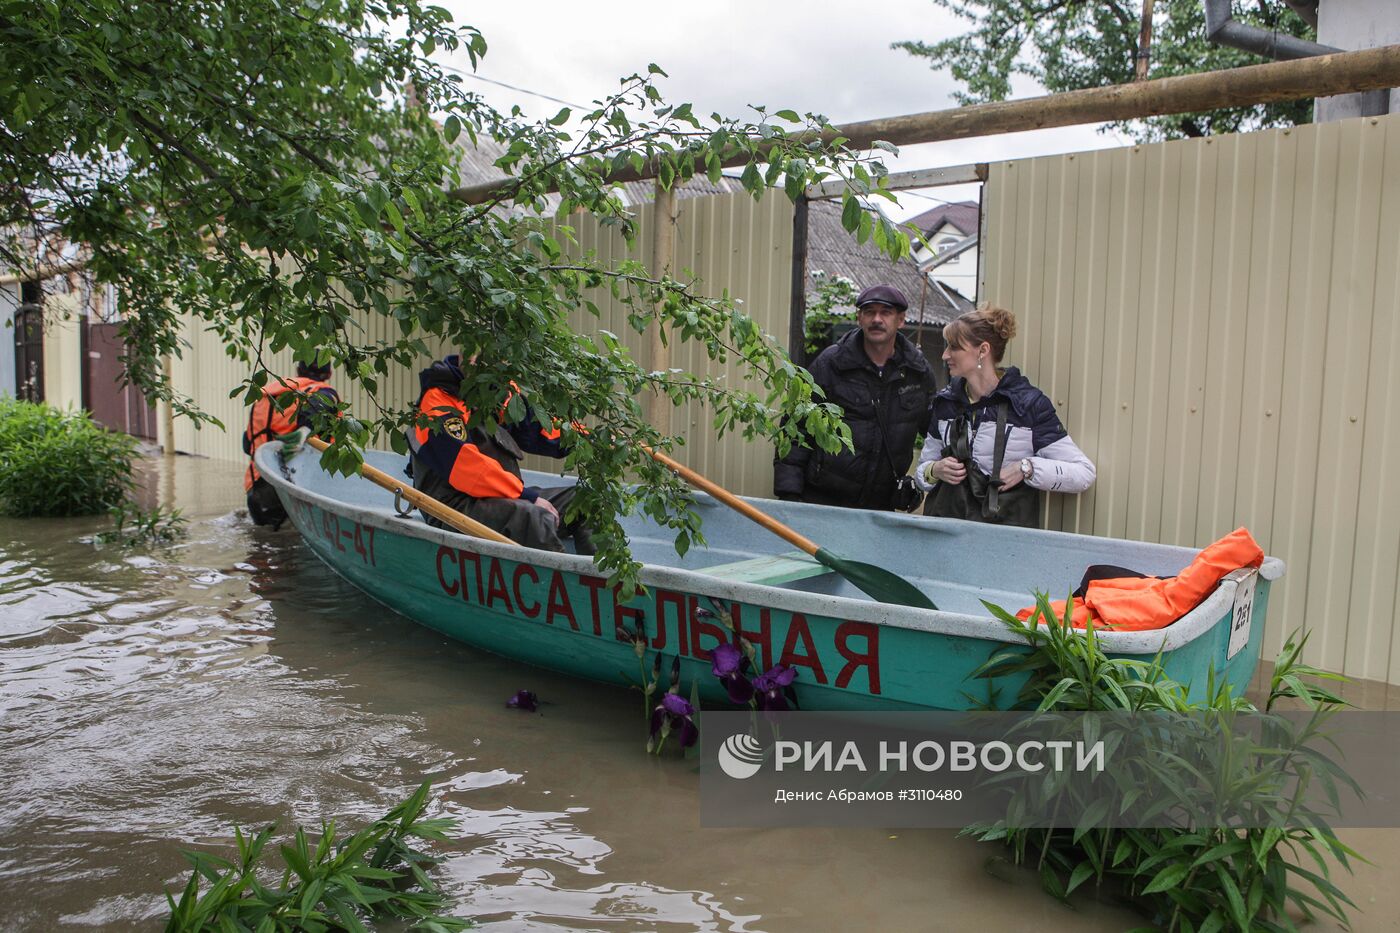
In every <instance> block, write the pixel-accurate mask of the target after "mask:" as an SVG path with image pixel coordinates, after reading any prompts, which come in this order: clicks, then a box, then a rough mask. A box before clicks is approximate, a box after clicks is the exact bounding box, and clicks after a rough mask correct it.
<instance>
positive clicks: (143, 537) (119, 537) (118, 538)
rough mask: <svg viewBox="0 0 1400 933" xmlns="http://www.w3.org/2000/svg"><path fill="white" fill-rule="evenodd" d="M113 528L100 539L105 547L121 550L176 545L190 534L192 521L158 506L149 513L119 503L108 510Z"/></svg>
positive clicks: (180, 513) (101, 535) (128, 501)
mask: <svg viewBox="0 0 1400 933" xmlns="http://www.w3.org/2000/svg"><path fill="white" fill-rule="evenodd" d="M107 514H109V515H111V516H112V523H113V528H112V529H111V530H110V531H104V532H101V533H100V534H98V535H97V540H98V542H100V543H102V544H116V545H120V546H121V547H137V546H139V545H162V544H172V543H174V542H175V541H178V540H179V539H181V538H183V537H184V536H185V534H186V533H187V529H186V527H185V526H186V525H187V524H188V520H187V519H186V518H185V516H184V515H183V514H182V512H181V510H180V509H165V508H162V507H160V506H157V507H156V508H153V509H145V508H142V507H141V506H139V505H137V504H136V503H134V502H131V501H130V500H127V501H124V502H118V503H117V504H116V505H114V506H112V507H111V508H110V509H108V510H107Z"/></svg>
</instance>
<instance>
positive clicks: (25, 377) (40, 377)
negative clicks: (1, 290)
mask: <svg viewBox="0 0 1400 933" xmlns="http://www.w3.org/2000/svg"><path fill="white" fill-rule="evenodd" d="M15 398H18V399H23V400H25V401H28V402H42V401H43V400H44V307H43V305H40V304H34V303H27V304H22V305H20V306H19V309H18V310H16V311H15Z"/></svg>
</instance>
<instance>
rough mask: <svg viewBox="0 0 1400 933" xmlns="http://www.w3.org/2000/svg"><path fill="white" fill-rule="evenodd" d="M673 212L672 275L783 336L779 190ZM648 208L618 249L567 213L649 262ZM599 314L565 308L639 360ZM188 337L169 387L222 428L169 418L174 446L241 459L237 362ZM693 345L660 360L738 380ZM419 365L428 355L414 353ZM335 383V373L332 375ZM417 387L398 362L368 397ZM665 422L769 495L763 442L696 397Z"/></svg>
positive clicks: (584, 239) (609, 318) (622, 328)
mask: <svg viewBox="0 0 1400 933" xmlns="http://www.w3.org/2000/svg"><path fill="white" fill-rule="evenodd" d="M677 204H678V209H679V218H678V221H677V229H676V238H675V260H674V265H673V268H674V269H675V270H676V275H677V277H679V278H686V277H687V276H688V272H687V270H689V272H693V273H694V275H695V276H696V278H697V279H698V280H699V281H700V286H699V288H700V291H702V292H703V293H705V294H708V295H716V296H717V295H719V294H720V293H721V292H723V291H725V290H728V292H729V293H730V294H731V295H733V296H735V297H738V298H741V299H742V300H743V302H744V308H745V309H746V310H747V311H748V313H749V315H750V316H752V317H753V318H754V319H755V320H756V321H757V322H758V324H759V326H760V327H762V328H763V330H765V331H766V332H768V333H770V334H772V335H774V336H775V337H776V339H777V340H778V341H779V343H780V344H781V345H783V346H786V345H787V339H788V329H789V328H788V315H789V306H790V300H791V299H790V296H791V276H792V221H793V206H792V204H791V202H789V201H788V200H787V199H786V198H784V197H782V196H781V195H780V194H773V195H770V196H769V197H766V198H764V199H763V200H762V201H760V202H757V203H756V202H754V200H753V198H752V197H750V196H748V195H746V194H735V195H718V196H714V197H705V198H685V199H681V200H679V201H678V202H677ZM653 217H654V211H653V209H652V207H651V206H650V205H647V206H645V207H643V208H642V209H641V210H640V212H639V221H640V223H639V231H638V235H637V238H636V241H635V247H634V249H632V250H630V251H629V250H628V247H627V244H626V241H625V240H624V239H623V238H622V237H621V236H620V235H619V234H618V233H617V232H616V231H615V230H614V229H612V228H604V227H602V226H601V225H599V224H598V223H596V222H595V221H593V220H592V219H591V218H586V217H581V216H576V217H573V218H570V219H569V220H568V223H569V224H570V225H571V226H573V227H574V228H575V231H576V235H577V238H578V241H579V245H578V251H579V252H580V253H583V252H593V253H595V254H596V255H597V256H598V257H599V258H601V259H602V260H604V261H605V262H608V263H614V262H617V261H620V260H623V259H640V260H641V261H643V262H644V263H646V264H647V265H648V266H650V264H651V255H650V252H651V224H652V223H653ZM594 300H595V302H596V303H597V305H598V307H599V310H600V316H599V317H598V318H594V317H592V316H591V315H589V314H588V313H587V312H585V311H583V310H578V311H576V312H574V314H573V315H571V323H572V325H573V326H574V327H575V328H576V329H577V330H578V332H579V333H596V332H597V331H598V330H599V329H607V330H610V331H612V332H613V333H615V334H617V335H618V336H619V337H620V338H622V339H623V341H624V342H625V343H627V344H628V346H629V347H630V349H631V350H632V353H633V355H634V358H635V359H637V360H639V361H642V362H643V363H644V364H645V363H646V362H648V360H647V354H648V352H649V350H648V347H649V343H648V341H647V339H646V338H645V337H644V336H642V335H638V334H636V333H635V332H634V331H633V330H632V329H631V328H630V327H629V326H628V324H627V319H626V314H625V309H624V308H623V307H622V306H621V305H619V304H618V303H617V302H615V301H614V300H613V299H612V297H611V295H610V294H609V293H608V292H607V290H606V289H602V290H599V292H598V294H596V295H595V296H594ZM360 323H361V324H362V325H363V326H365V327H366V328H367V334H366V338H365V339H366V340H373V339H376V338H380V337H387V336H389V333H388V330H387V328H388V327H389V325H390V324H393V325H394V328H395V330H394V333H395V334H397V322H393V321H386V320H385V319H384V318H382V317H379V316H377V315H371V314H368V313H365V314H362V315H360ZM186 337H187V338H188V340H189V342H190V346H189V347H188V348H187V349H186V350H185V352H184V355H183V357H182V358H181V359H178V360H176V361H175V362H174V380H175V385H176V388H177V389H178V390H179V391H181V392H183V393H185V394H187V395H189V396H191V397H192V398H194V399H196V400H197V401H198V403H199V405H200V407H201V408H203V409H204V410H205V411H207V412H209V413H210V414H213V415H214V416H215V417H217V418H219V419H220V420H221V421H222V422H223V424H224V425H225V426H226V427H227V429H228V430H227V431H219V430H217V429H212V430H211V429H209V428H205V429H203V430H200V431H196V430H195V429H194V427H193V425H192V424H190V423H189V422H188V421H186V420H184V419H180V420H178V421H177V422H176V428H175V448H176V449H177V450H180V451H183V452H187V453H197V454H202V455H204V456H209V457H219V458H223V459H233V460H237V459H242V457H243V452H242V449H241V445H240V435H241V431H242V428H243V425H244V424H245V422H246V418H247V414H246V409H245V408H244V407H243V403H242V397H241V396H240V397H238V398H233V399H230V398H228V393H229V392H230V391H231V390H232V389H233V388H234V387H235V386H237V385H238V383H239V381H240V380H242V379H243V378H245V376H246V375H247V367H246V366H245V365H244V364H243V363H241V362H239V361H238V360H237V359H235V358H233V357H230V356H229V355H228V353H227V351H226V349H225V347H224V345H223V343H222V341H220V340H219V339H218V338H217V337H216V336H215V335H214V334H212V333H210V332H207V331H202V330H197V329H194V328H191V329H190V330H189V331H187V333H186ZM703 355H704V353H703V349H700V348H690V347H684V346H680V345H677V344H673V345H672V350H671V360H670V365H671V366H674V367H680V368H684V369H689V370H691V371H693V372H697V373H701V374H704V375H709V376H713V377H720V376H723V377H724V378H726V379H728V380H730V381H732V382H733V383H734V384H736V385H737V384H741V382H742V380H743V378H744V377H743V374H742V372H741V370H740V368H739V367H738V366H737V365H735V364H734V363H732V362H731V363H729V364H727V365H724V366H717V365H712V364H710V363H709V362H708V361H707V360H705V359H703ZM269 361H270V362H269V368H271V369H272V370H274V371H279V370H280V371H283V372H291V371H292V369H293V361H292V358H291V355H290V353H289V352H286V351H284V352H282V353H279V354H274V355H271V356H270V357H269ZM423 362H424V365H426V364H427V363H428V362H429V361H428V360H426V359H425V360H424V361H423ZM335 382H336V384H337V385H340V386H343V385H344V384H345V380H335ZM417 395H418V381H417V372H416V371H409V370H404V371H402V372H399V373H395V374H394V375H393V377H392V378H391V379H389V380H387V382H386V383H385V384H383V385H381V388H380V392H379V393H378V400H379V403H380V404H381V405H384V406H386V407H391V408H399V407H403V406H407V405H411V404H412V403H413V401H414V399H415V398H417ZM349 397H350V400H351V403H352V405H353V406H354V410H356V411H365V410H368V409H369V406H370V405H371V404H372V403H371V400H370V398H369V396H368V394H367V393H365V392H364V391H363V390H360V389H358V388H357V389H354V390H351V391H350V394H349ZM672 429H673V430H674V431H675V432H677V433H683V434H684V435H685V436H686V438H687V446H686V447H685V448H684V449H683V450H682V451H681V453H680V454H678V458H679V459H681V460H683V461H684V462H685V463H686V464H687V465H689V466H692V467H694V468H695V469H697V470H699V471H700V472H702V473H705V474H706V475H707V476H709V477H710V478H711V479H713V480H715V481H716V482H719V483H721V484H724V485H726V486H728V488H730V489H732V490H734V491H735V492H738V493H741V494H746V495H769V494H771V492H772V488H773V476H772V447H771V445H767V444H755V443H748V442H745V441H744V440H743V439H742V438H741V437H739V436H737V435H729V436H726V437H724V438H723V439H716V437H715V434H714V430H713V428H712V427H711V422H710V418H709V417H708V415H707V414H706V413H705V412H703V411H701V410H700V409H699V406H694V405H691V406H687V407H685V408H682V409H679V410H677V411H676V412H675V413H674V415H673V421H672ZM530 460H531V464H530V465H531V466H534V467H535V468H538V469H550V468H551V466H553V465H554V464H553V463H552V462H551V461H548V460H544V459H541V458H533V457H532V458H530Z"/></svg>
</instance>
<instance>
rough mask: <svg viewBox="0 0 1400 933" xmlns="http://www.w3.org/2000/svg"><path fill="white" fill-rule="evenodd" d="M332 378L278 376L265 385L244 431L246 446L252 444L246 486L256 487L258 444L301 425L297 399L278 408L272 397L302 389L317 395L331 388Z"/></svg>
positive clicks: (249, 447)
mask: <svg viewBox="0 0 1400 933" xmlns="http://www.w3.org/2000/svg"><path fill="white" fill-rule="evenodd" d="M330 387H331V386H330V383H329V382H322V381H321V380H319V379H312V378H311V377H310V376H296V377H294V378H292V379H276V380H273V381H272V384H271V385H269V386H267V387H266V388H264V389H263V397H262V398H260V399H258V400H257V401H256V402H254V403H253V407H252V409H251V410H250V411H249V412H248V428H247V430H246V431H244V432H243V440H244V446H245V447H247V448H248V458H249V459H248V470H247V472H246V473H244V474H243V489H244V490H245V491H246V490H249V489H252V488H253V483H254V482H255V481H256V480H257V478H258V476H259V475H260V474H259V473H258V470H257V467H255V466H253V460H252V456H253V454H255V453H257V452H258V448H259V447H261V446H262V445H263V444H266V443H267V442H268V441H270V440H272V439H273V438H276V437H280V436H281V435H283V434H290V433H291V432H292V431H295V430H296V429H297V403H296V402H295V401H293V402H292V403H291V404H290V405H288V406H287V407H286V408H284V409H282V410H281V411H278V409H277V406H276V405H274V404H273V403H272V400H273V399H274V398H276V397H277V396H279V395H281V394H282V393H283V392H300V393H302V394H303V395H314V394H315V393H317V392H319V391H321V390H322V389H329V388H330Z"/></svg>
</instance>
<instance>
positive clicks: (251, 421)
mask: <svg viewBox="0 0 1400 933" xmlns="http://www.w3.org/2000/svg"><path fill="white" fill-rule="evenodd" d="M330 377H331V365H330V363H324V364H323V363H319V362H317V361H314V360H313V361H311V362H302V361H298V362H297V374H296V378H295V379H281V378H277V377H273V378H271V379H269V380H268V383H267V385H266V386H264V387H263V397H262V398H260V399H258V400H257V401H256V402H254V403H253V407H252V408H251V409H250V410H249V412H248V428H247V430H245V431H244V432H243V452H244V453H246V454H247V455H248V458H249V459H248V470H247V472H246V473H244V475H243V488H244V490H246V491H247V493H248V517H249V518H251V519H252V520H253V524H255V525H271V526H272V527H273V530H274V531H275V530H276V529H277V528H280V527H281V525H282V523H283V522H284V521H286V520H287V512H286V510H285V509H283V508H282V502H281V500H279V499H278V498H277V493H276V491H275V490H274V489H273V488H272V484H270V483H269V482H268V481H267V480H265V479H263V478H262V476H261V475H259V473H258V468H257V467H256V466H254V465H253V460H252V456H253V454H254V453H256V452H257V449H258V448H259V447H261V446H262V445H263V444H266V443H267V442H268V441H271V440H276V439H278V438H280V437H282V436H283V435H286V434H290V433H292V432H293V431H295V430H297V429H298V428H307V427H310V426H311V419H312V417H313V415H314V414H315V413H316V412H318V411H334V410H335V407H336V406H337V405H338V404H339V403H340V394H339V393H338V392H336V391H335V389H333V388H331V386H330V383H329V382H327V380H328V379H330ZM288 392H291V393H300V395H301V396H302V397H304V398H305V400H306V404H304V405H303V404H301V402H302V398H298V397H297V396H296V395H295V394H294V395H293V396H292V397H290V398H288V399H284V400H283V404H282V406H281V407H279V405H278V403H277V398H278V396H281V395H284V394H286V393H288Z"/></svg>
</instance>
